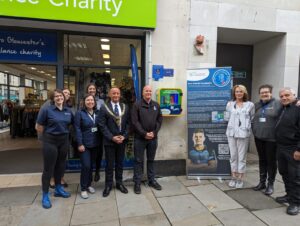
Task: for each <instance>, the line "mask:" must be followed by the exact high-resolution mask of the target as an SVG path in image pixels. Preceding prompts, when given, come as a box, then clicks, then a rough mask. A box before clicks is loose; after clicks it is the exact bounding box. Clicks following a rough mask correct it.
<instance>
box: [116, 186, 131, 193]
mask: <svg viewBox="0 0 300 226" xmlns="http://www.w3.org/2000/svg"><path fill="white" fill-rule="evenodd" d="M116 188H117V189H118V190H119V191H120V192H122V193H124V194H127V193H128V190H127V188H126V187H125V186H124V185H123V184H117V185H116Z"/></svg>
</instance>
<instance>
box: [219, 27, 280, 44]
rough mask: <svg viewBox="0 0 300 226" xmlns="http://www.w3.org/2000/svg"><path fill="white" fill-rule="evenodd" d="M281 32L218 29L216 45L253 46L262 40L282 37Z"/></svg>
mask: <svg viewBox="0 0 300 226" xmlns="http://www.w3.org/2000/svg"><path fill="white" fill-rule="evenodd" d="M284 34H285V33H282V32H271V31H258V30H245V29H233V28H222V27H219V28H218V43H227V44H240V45H254V44H256V43H259V42H262V41H264V40H267V39H270V38H274V37H276V36H279V35H284Z"/></svg>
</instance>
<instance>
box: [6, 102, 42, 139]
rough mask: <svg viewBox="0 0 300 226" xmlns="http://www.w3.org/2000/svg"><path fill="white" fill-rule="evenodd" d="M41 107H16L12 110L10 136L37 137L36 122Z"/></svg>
mask: <svg viewBox="0 0 300 226" xmlns="http://www.w3.org/2000/svg"><path fill="white" fill-rule="evenodd" d="M39 110H40V108H39V107H26V106H25V107H21V106H16V107H14V108H13V110H12V122H11V131H10V135H11V137H12V138H16V137H24V136H27V137H34V136H36V131H35V122H36V119H37V116H38V112H39Z"/></svg>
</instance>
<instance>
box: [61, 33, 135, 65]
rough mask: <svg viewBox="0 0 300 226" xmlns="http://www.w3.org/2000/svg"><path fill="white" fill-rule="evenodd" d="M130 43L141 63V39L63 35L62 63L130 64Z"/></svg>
mask: <svg viewBox="0 0 300 226" xmlns="http://www.w3.org/2000/svg"><path fill="white" fill-rule="evenodd" d="M130 44H132V45H133V46H134V47H135V48H136V53H137V60H138V61H137V63H138V65H139V66H140V65H141V40H140V39H125V38H109V37H102V36H100V37H96V36H79V35H65V37H64V56H65V59H64V63H65V64H69V65H94V66H103V67H110V66H130Z"/></svg>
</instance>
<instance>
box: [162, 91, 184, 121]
mask: <svg viewBox="0 0 300 226" xmlns="http://www.w3.org/2000/svg"><path fill="white" fill-rule="evenodd" d="M156 98H157V102H158V103H159V105H160V109H161V112H162V115H163V116H180V114H181V112H182V108H181V104H182V89H177V88H161V89H158V90H157V91H156Z"/></svg>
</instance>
